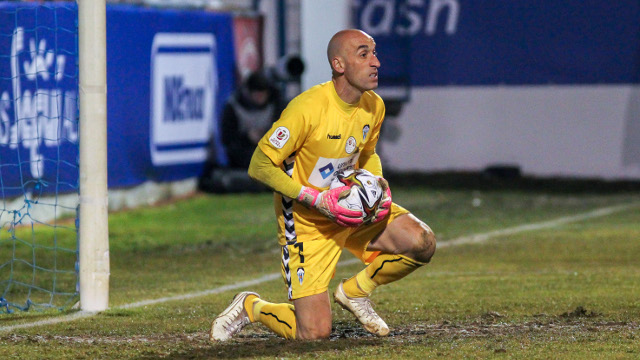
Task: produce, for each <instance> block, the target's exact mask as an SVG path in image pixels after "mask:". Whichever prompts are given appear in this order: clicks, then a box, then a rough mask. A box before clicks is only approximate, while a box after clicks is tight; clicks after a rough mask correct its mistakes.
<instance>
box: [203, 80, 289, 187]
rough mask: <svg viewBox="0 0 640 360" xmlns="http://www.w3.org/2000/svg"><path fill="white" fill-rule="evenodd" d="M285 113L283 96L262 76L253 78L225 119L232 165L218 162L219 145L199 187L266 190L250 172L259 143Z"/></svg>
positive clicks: (233, 100)
mask: <svg viewBox="0 0 640 360" xmlns="http://www.w3.org/2000/svg"><path fill="white" fill-rule="evenodd" d="M281 112H282V101H281V100H280V92H279V91H278V89H277V88H276V87H275V86H274V84H272V83H271V81H270V80H269V78H267V77H266V76H265V75H264V74H263V73H262V72H254V73H252V74H251V75H249V76H248V77H247V78H246V79H245V80H244V81H243V82H242V85H241V86H240V87H239V88H238V89H237V90H236V91H235V92H234V93H233V95H231V97H230V98H229V100H227V103H226V104H225V106H224V109H223V111H222V118H221V136H220V139H221V141H222V144H223V145H224V149H225V153H226V155H227V159H228V162H227V164H226V165H221V164H219V163H218V161H217V155H216V151H215V141H214V140H213V139H212V141H211V143H210V150H209V158H208V160H207V163H206V164H205V169H204V171H203V174H202V176H201V178H200V182H199V187H200V189H201V190H203V191H206V192H214V193H227V192H255V191H262V190H265V187H264V186H262V185H260V184H258V183H256V182H254V181H253V180H251V179H250V178H249V177H248V176H247V168H248V167H249V163H250V162H251V156H252V155H253V151H254V150H255V148H256V145H257V144H258V141H259V140H260V138H262V136H263V135H264V134H265V132H266V131H267V130H269V128H271V125H272V124H273V122H274V121H275V120H277V119H278V117H279V116H280V113H281Z"/></svg>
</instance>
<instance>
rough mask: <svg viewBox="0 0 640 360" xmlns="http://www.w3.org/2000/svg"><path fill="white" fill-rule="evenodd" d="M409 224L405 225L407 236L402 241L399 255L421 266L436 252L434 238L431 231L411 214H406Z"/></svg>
mask: <svg viewBox="0 0 640 360" xmlns="http://www.w3.org/2000/svg"><path fill="white" fill-rule="evenodd" d="M406 217H408V218H409V219H410V220H411V222H410V225H409V224H407V230H408V231H407V234H406V238H405V239H404V241H402V246H401V247H402V249H401V251H400V252H399V253H400V254H402V255H404V256H406V257H408V258H410V259H413V260H415V261H418V262H421V263H423V264H426V263H428V262H429V261H431V258H432V257H433V254H435V252H436V236H435V234H434V233H433V230H431V228H430V227H429V226H428V225H427V224H425V223H424V222H423V221H421V220H420V219H418V218H417V217H415V216H414V215H412V214H408V215H407V216H406Z"/></svg>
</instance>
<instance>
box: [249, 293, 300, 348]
mask: <svg viewBox="0 0 640 360" xmlns="http://www.w3.org/2000/svg"><path fill="white" fill-rule="evenodd" d="M251 307H252V308H253V309H252V311H251V313H250V314H249V320H251V322H256V321H257V322H259V323H262V324H264V325H265V326H266V327H268V328H269V329H271V331H273V332H275V333H276V334H278V335H280V336H282V337H283V338H285V339H295V338H296V314H295V311H294V309H295V308H294V307H293V305H291V304H284V303H283V304H274V303H270V302H267V301H264V300H262V299H259V298H255V299H254V300H253V306H249V308H251ZM247 312H249V310H247Z"/></svg>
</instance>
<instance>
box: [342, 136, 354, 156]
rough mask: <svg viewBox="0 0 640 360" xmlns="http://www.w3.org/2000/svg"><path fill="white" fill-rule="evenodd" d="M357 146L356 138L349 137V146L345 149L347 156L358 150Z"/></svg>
mask: <svg viewBox="0 0 640 360" xmlns="http://www.w3.org/2000/svg"><path fill="white" fill-rule="evenodd" d="M356 146H357V142H356V138H354V137H353V136H349V138H348V139H347V145H346V146H345V147H344V151H346V152H347V154H351V153H352V152H353V150H355V149H356Z"/></svg>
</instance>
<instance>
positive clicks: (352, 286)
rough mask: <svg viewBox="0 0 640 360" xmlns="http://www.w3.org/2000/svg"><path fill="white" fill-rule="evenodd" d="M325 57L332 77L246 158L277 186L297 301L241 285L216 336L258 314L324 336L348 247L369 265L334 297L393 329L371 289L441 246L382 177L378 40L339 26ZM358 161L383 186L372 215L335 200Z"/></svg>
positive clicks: (286, 270) (216, 325) (288, 334)
mask: <svg viewBox="0 0 640 360" xmlns="http://www.w3.org/2000/svg"><path fill="white" fill-rule="evenodd" d="M327 57H328V59H329V63H330V65H331V70H332V79H331V81H328V82H325V83H322V84H320V85H316V86H314V87H312V88H311V89H309V90H307V91H305V92H304V93H302V94H300V95H299V96H297V97H296V98H295V99H293V100H292V101H291V102H290V103H289V105H288V106H287V108H286V109H285V110H284V111H283V112H282V115H281V117H280V119H279V120H278V121H277V122H275V123H274V124H273V127H272V128H271V130H270V131H268V132H267V133H266V134H265V135H264V137H263V138H262V139H261V140H260V142H259V144H258V146H257V148H256V150H255V152H254V154H253V157H252V159H251V165H250V166H249V176H251V177H252V178H253V179H255V180H257V181H259V182H261V183H263V184H265V185H267V186H269V187H270V188H271V189H273V190H274V209H275V212H276V219H277V223H278V241H279V245H280V248H281V256H282V267H281V271H282V276H283V279H284V283H285V286H286V288H287V292H288V297H289V301H291V302H292V304H291V303H279V304H278V303H270V302H267V301H265V300H263V299H261V298H260V296H259V295H258V294H257V293H254V292H241V293H239V294H237V295H236V296H235V297H234V299H233V301H232V303H231V305H229V307H227V308H226V309H225V310H224V311H223V312H222V313H220V315H218V317H217V318H216V319H215V320H214V321H213V324H212V327H211V333H210V338H211V340H213V341H226V340H228V339H230V338H231V337H233V335H234V334H236V333H237V332H239V331H240V330H241V329H242V328H243V327H244V326H245V325H247V324H250V323H254V322H260V323H262V324H264V325H265V326H266V327H268V328H269V329H271V330H272V331H273V332H275V333H276V334H278V335H280V336H282V337H284V338H287V339H321V338H328V337H329V335H330V334H331V321H332V318H331V302H330V299H329V282H330V281H331V279H332V278H333V275H334V274H335V269H336V264H337V262H338V259H339V257H340V254H341V253H342V250H343V249H345V248H346V249H347V250H349V251H350V252H351V253H353V254H354V255H355V256H356V257H357V258H359V259H360V260H361V261H362V262H363V263H364V264H365V265H366V266H365V267H364V269H362V270H361V271H360V272H359V273H357V274H356V275H354V276H353V277H351V278H349V279H345V280H342V281H341V282H340V283H339V284H338V286H337V288H336V290H335V292H334V295H333V296H334V299H335V301H336V303H338V304H339V305H340V306H342V307H343V308H344V309H346V310H348V311H350V312H351V313H353V314H354V315H355V317H356V318H357V320H358V321H359V322H360V323H361V324H362V325H363V326H364V328H365V329H366V330H367V331H369V332H371V333H373V334H375V335H378V336H386V335H388V334H389V327H388V326H387V324H386V323H385V322H384V320H383V319H382V318H380V316H378V314H377V313H376V312H375V311H374V310H373V308H372V306H371V301H370V300H369V296H370V295H371V293H372V292H373V291H374V290H375V289H376V287H378V286H380V285H384V284H388V283H391V282H393V281H396V280H399V279H401V278H403V277H405V276H406V275H408V274H410V273H411V272H413V271H414V270H416V269H417V268H419V267H421V266H423V265H425V264H426V263H428V262H429V261H430V259H431V257H432V256H433V254H434V252H435V247H436V240H435V236H434V234H433V231H431V229H430V228H429V227H428V226H427V225H426V224H425V223H424V222H422V221H420V220H419V219H418V218H416V217H415V216H413V215H412V214H411V213H410V212H409V211H407V210H406V209H404V208H402V207H401V206H399V205H397V204H395V203H393V202H392V201H391V192H390V190H389V188H388V184H387V182H386V180H384V178H383V177H382V165H381V162H380V158H379V156H378V155H377V154H376V151H375V149H376V144H377V142H378V137H379V134H380V127H381V125H382V121H383V120H384V114H385V107H384V103H383V101H382V99H381V98H380V97H379V96H378V95H377V94H376V93H374V92H373V89H376V88H377V87H378V69H379V68H380V61H379V60H378V57H377V56H376V43H375V41H374V40H373V38H372V37H371V36H369V35H368V34H366V33H364V32H363V31H360V30H354V29H351V30H343V31H340V32H338V33H336V34H335V35H334V36H333V37H332V38H331V40H330V41H329V45H328V47H327ZM352 168H363V169H366V170H369V171H370V172H371V173H373V174H374V175H376V177H377V179H378V181H379V182H380V185H381V187H382V188H383V190H384V192H385V195H384V197H383V199H382V201H381V203H382V204H383V205H381V206H380V208H379V209H378V212H377V213H376V216H375V217H374V219H373V220H372V221H370V222H367V223H364V222H363V219H362V218H361V217H359V214H358V213H353V212H351V211H349V210H347V209H344V208H342V207H340V206H338V205H337V200H338V197H339V195H340V193H341V192H342V191H344V190H345V188H340V187H339V188H336V189H329V185H330V183H331V180H332V178H333V177H334V176H335V173H336V172H337V171H338V170H344V169H352ZM346 189H348V188H346Z"/></svg>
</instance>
